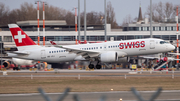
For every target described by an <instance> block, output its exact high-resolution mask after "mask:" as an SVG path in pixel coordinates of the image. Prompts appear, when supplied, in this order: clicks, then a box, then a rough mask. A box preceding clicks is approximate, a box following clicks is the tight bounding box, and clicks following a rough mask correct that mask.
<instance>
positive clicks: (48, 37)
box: [46, 36, 54, 41]
mask: <svg viewBox="0 0 180 101" xmlns="http://www.w3.org/2000/svg"><path fill="white" fill-rule="evenodd" d="M46 40H47V41H49V40H52V41H54V36H47V37H46Z"/></svg>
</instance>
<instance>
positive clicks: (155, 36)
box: [153, 35, 161, 39]
mask: <svg viewBox="0 0 180 101" xmlns="http://www.w3.org/2000/svg"><path fill="white" fill-rule="evenodd" d="M153 37H154V38H158V39H161V35H153Z"/></svg>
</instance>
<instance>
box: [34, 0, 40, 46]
mask: <svg viewBox="0 0 180 101" xmlns="http://www.w3.org/2000/svg"><path fill="white" fill-rule="evenodd" d="M39 2H40V1H36V2H35V4H37V31H38V41H37V44H38V45H39V40H40V34H39Z"/></svg>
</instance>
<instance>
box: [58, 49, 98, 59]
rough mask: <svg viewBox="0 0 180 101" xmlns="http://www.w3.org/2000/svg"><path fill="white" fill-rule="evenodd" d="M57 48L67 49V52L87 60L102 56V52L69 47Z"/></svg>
mask: <svg viewBox="0 0 180 101" xmlns="http://www.w3.org/2000/svg"><path fill="white" fill-rule="evenodd" d="M55 47H59V48H63V49H66V50H67V51H69V53H75V54H77V55H81V56H82V57H83V58H85V59H89V58H91V57H98V56H99V54H100V52H98V51H90V50H80V49H76V48H70V47H68V46H55Z"/></svg>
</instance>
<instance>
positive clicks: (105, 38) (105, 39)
mask: <svg viewBox="0 0 180 101" xmlns="http://www.w3.org/2000/svg"><path fill="white" fill-rule="evenodd" d="M106 16H107V14H106V0H104V20H105V21H104V34H105V37H104V41H105V42H107V34H106V23H107V22H106Z"/></svg>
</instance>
